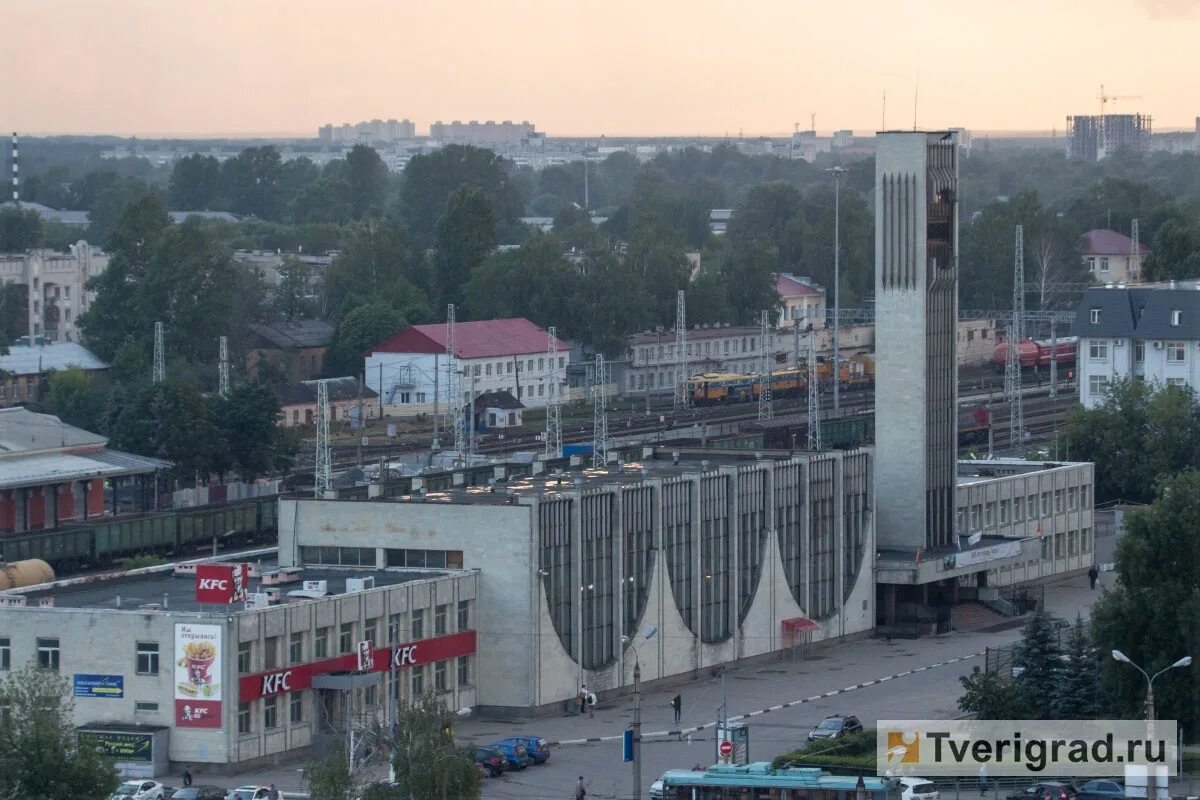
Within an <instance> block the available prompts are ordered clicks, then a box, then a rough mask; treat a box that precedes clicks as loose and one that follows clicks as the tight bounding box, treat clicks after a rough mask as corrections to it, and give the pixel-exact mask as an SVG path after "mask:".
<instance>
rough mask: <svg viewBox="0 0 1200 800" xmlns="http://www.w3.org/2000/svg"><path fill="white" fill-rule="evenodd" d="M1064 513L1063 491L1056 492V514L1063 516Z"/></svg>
mask: <svg viewBox="0 0 1200 800" xmlns="http://www.w3.org/2000/svg"><path fill="white" fill-rule="evenodd" d="M1062 512H1063V490H1062V489H1055V490H1054V513H1055V514H1061V513H1062Z"/></svg>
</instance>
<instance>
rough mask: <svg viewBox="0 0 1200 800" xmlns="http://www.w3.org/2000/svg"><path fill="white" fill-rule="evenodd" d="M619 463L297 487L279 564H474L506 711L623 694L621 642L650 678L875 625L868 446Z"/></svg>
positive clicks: (493, 685) (485, 662)
mask: <svg viewBox="0 0 1200 800" xmlns="http://www.w3.org/2000/svg"><path fill="white" fill-rule="evenodd" d="M623 458H624V459H625V460H624V461H615V462H610V463H609V464H608V465H607V466H606V467H603V468H599V467H598V468H586V467H582V466H577V467H575V468H570V467H564V468H563V469H553V468H551V467H548V466H546V465H544V464H543V463H542V462H534V463H533V464H524V465H513V466H512V467H511V469H512V470H513V472H511V473H510V472H509V471H508V470H509V469H510V468H509V467H501V466H497V467H495V469H496V473H495V475H494V477H493V478H492V482H491V483H490V485H474V486H472V485H469V484H470V481H471V478H469V477H468V476H466V475H465V474H464V472H465V471H464V472H455V473H450V474H446V475H438V476H426V477H419V476H418V477H411V478H407V479H405V482H406V484H405V485H406V488H407V490H408V492H409V493H408V494H405V495H401V496H399V497H395V498H391V499H385V498H382V497H376V498H372V499H367V500H360V501H348V500H317V499H310V498H299V497H296V498H284V499H282V500H281V502H280V515H281V516H280V524H279V530H280V542H279V544H280V550H279V552H280V563H281V564H283V565H285V566H292V565H296V566H305V567H309V566H319V568H321V569H329V568H340V567H344V565H345V563H346V560H347V559H349V560H351V561H355V560H356V559H362V558H363V557H364V555H365V557H366V558H367V559H368V560H370V561H371V563H372V564H373V565H374V566H376V567H380V568H388V567H391V566H394V565H396V566H398V565H404V564H411V563H413V562H412V559H414V558H415V559H417V563H422V562H421V561H420V560H421V559H425V561H424V562H423V563H428V559H430V558H434V559H436V560H437V563H438V564H441V563H443V559H444V560H445V563H447V564H449V563H450V562H451V560H453V561H454V563H455V565H456V566H461V567H462V568H464V569H468V570H471V569H474V570H478V575H479V577H478V581H479V597H480V603H479V628H478V636H479V652H480V661H479V683H478V697H477V699H478V703H479V704H480V706H481V707H483V708H484V709H486V711H487V713H489V714H493V715H502V716H513V717H517V716H528V715H531V714H537V713H549V712H552V711H557V710H559V709H561V708H562V706H563V704H564V703H566V702H569V701H571V700H572V699H573V698H574V697H576V695H577V694H578V692H579V690H580V687H581V686H583V685H586V686H587V687H588V689H589V690H590V691H593V692H595V693H596V694H598V695H600V696H601V697H603V696H605V694H612V693H617V692H621V691H624V690H627V689H628V688H629V687H630V686H631V685H632V681H633V667H634V654H635V649H634V647H630V646H629V645H623V644H622V637H628V640H629V641H632V642H633V643H634V646H635V647H636V652H638V653H639V654H640V663H641V669H642V680H643V681H655V680H659V679H677V680H685V679H689V678H692V677H695V676H697V675H700V674H703V673H704V672H705V671H706V670H709V669H712V668H713V667H716V666H718V665H721V664H725V663H729V662H735V661H740V660H743V659H759V658H766V659H770V658H782V657H784V656H785V653H786V651H788V650H789V649H790V648H793V647H796V646H800V645H805V644H808V643H813V642H821V641H833V640H837V639H843V638H848V637H853V636H861V635H867V634H868V633H869V632H870V631H871V630H872V628H873V627H874V624H875V619H874V614H873V606H874V592H875V590H874V577H873V574H872V566H873V556H874V552H875V550H874V548H875V536H874V516H873V513H872V508H873V505H874V503H873V498H872V482H871V470H872V456H871V452H870V450H867V449H862V450H850V451H845V452H823V453H796V454H791V453H787V454H783V453H777V454H774V455H772V456H770V457H768V456H766V455H763V456H762V457H758V458H756V457H755V454H753V453H745V454H740V455H739V454H731V453H727V452H726V453H719V452H717V451H711V452H703V451H697V452H695V453H688V452H681V451H672V450H670V449H664V448H650V447H647V448H636V449H634V450H630V451H625V455H624V456H623ZM576 460H577V459H576ZM517 470H519V474H517ZM356 563H357V562H356ZM648 634H652V635H651V636H650V638H649V639H647V635H648Z"/></svg>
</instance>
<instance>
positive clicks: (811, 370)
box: [808, 329, 821, 450]
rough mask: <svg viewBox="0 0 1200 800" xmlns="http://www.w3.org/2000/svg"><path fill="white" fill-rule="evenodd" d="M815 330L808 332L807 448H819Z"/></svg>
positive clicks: (819, 419) (819, 431)
mask: <svg viewBox="0 0 1200 800" xmlns="http://www.w3.org/2000/svg"><path fill="white" fill-rule="evenodd" d="M817 383H818V381H817V331H816V329H810V330H809V332H808V449H809V450H820V449H821V396H820V395H819V394H818V393H817V388H818V386H817Z"/></svg>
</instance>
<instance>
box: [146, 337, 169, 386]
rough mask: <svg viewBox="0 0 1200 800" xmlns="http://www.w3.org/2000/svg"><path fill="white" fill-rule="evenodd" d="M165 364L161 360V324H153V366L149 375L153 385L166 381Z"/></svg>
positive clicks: (162, 359)
mask: <svg viewBox="0 0 1200 800" xmlns="http://www.w3.org/2000/svg"><path fill="white" fill-rule="evenodd" d="M165 364H166V362H165V361H164V358H163V324H162V323H161V322H156V323H154V366H153V368H152V371H151V373H150V380H151V382H153V383H162V382H163V381H165V380H166V379H167V368H166V365H165Z"/></svg>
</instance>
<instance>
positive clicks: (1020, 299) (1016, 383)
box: [1004, 225, 1025, 447]
mask: <svg viewBox="0 0 1200 800" xmlns="http://www.w3.org/2000/svg"><path fill="white" fill-rule="evenodd" d="M1015 248H1016V253H1015V256H1014V258H1013V316H1012V324H1011V325H1009V326H1008V330H1007V334H1006V336H1007V339H1008V346H1007V348H1006V349H1005V355H1006V356H1007V358H1006V359H1005V364H1004V390H1005V393H1006V394H1007V395H1008V403H1009V412H1008V413H1009V417H1008V426H1009V435H1008V438H1009V446H1010V447H1019V446H1020V443H1021V441H1022V438H1023V436H1024V431H1025V409H1024V407H1023V404H1022V397H1021V339H1022V337H1023V336H1024V330H1023V327H1024V322H1025V227H1024V226H1023V225H1018V226H1017V233H1016V243H1015Z"/></svg>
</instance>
